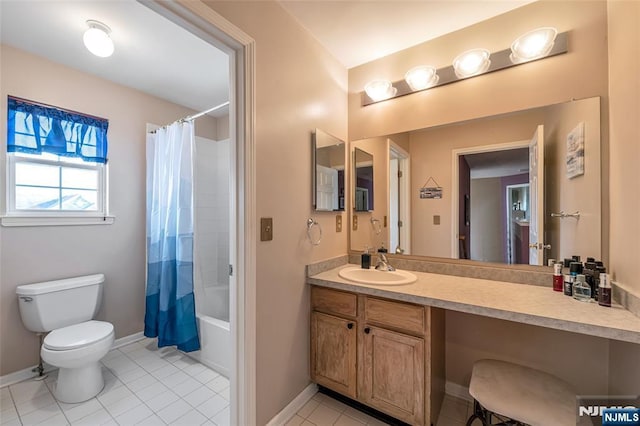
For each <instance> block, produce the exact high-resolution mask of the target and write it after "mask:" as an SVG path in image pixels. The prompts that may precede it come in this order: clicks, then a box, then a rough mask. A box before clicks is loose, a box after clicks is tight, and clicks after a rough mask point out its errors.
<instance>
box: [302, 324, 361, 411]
mask: <svg viewBox="0 0 640 426" xmlns="http://www.w3.org/2000/svg"><path fill="white" fill-rule="evenodd" d="M356 330H357V327H356V323H355V321H352V320H346V319H342V318H338V317H334V316H332V315H327V314H323V313H320V312H312V313H311V379H312V380H313V381H314V382H316V383H318V384H319V385H322V386H326V387H327V388H329V389H333V390H334V391H336V392H339V393H341V394H343V395H346V396H348V397H350V398H354V399H355V398H356V383H357V381H356V340H357V339H356Z"/></svg>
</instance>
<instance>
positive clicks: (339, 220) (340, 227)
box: [336, 214, 342, 232]
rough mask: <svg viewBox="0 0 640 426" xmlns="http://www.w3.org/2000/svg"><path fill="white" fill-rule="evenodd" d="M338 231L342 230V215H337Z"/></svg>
mask: <svg viewBox="0 0 640 426" xmlns="http://www.w3.org/2000/svg"><path fill="white" fill-rule="evenodd" d="M336 232H342V215H340V214H338V215H336Z"/></svg>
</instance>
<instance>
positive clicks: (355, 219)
mask: <svg viewBox="0 0 640 426" xmlns="http://www.w3.org/2000/svg"><path fill="white" fill-rule="evenodd" d="M351 222H352V226H351V229H352V230H353V231H357V230H358V215H355V214H354V215H353V219H352V220H351Z"/></svg>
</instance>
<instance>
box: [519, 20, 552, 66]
mask: <svg viewBox="0 0 640 426" xmlns="http://www.w3.org/2000/svg"><path fill="white" fill-rule="evenodd" d="M556 35H558V31H557V30H556V29H555V28H552V27H542V28H538V29H535V30H533V31H529V32H528V33H526V34H523V35H521V36H520V37H518V38H517V39H516V41H514V42H513V44H512V45H511V56H509V58H510V59H511V62H513V63H514V64H519V63H522V62H527V61H533V60H534V59H538V58H542V57H543V56H547V55H548V54H549V52H550V51H551V48H553V44H554V42H555V40H556Z"/></svg>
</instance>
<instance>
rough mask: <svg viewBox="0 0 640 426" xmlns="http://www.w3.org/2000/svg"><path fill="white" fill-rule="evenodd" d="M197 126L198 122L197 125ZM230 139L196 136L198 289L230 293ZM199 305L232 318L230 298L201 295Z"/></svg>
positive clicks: (212, 313) (217, 315)
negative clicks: (213, 297) (221, 139)
mask: <svg viewBox="0 0 640 426" xmlns="http://www.w3.org/2000/svg"><path fill="white" fill-rule="evenodd" d="M196 127H197V124H196ZM229 145H230V144H229V140H228V139H227V140H224V141H214V140H211V139H207V138H201V137H197V138H196V158H195V173H194V175H195V192H194V194H195V197H194V198H195V256H196V257H195V263H194V268H195V274H194V275H195V278H196V283H195V288H196V289H197V290H199V286H200V285H201V286H202V287H204V289H207V288H211V287H215V288H217V289H221V290H226V291H217V292H213V293H212V292H206V290H205V291H204V293H205V294H209V295H213V294H215V295H220V296H222V295H228V290H229V230H230V215H229V208H230V204H229V202H230V188H229V185H230V181H229V180H230V176H229V173H230V166H231V155H230V152H229ZM199 296H201V294H200V293H199V292H197V293H196V308H197V310H198V311H199V312H202V313H204V314H205V315H209V316H212V317H214V318H218V319H222V320H224V321H229V299H228V298H224V299H223V298H220V297H216V298H215V299H212V297H211V296H209V297H206V298H205V297H199Z"/></svg>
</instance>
